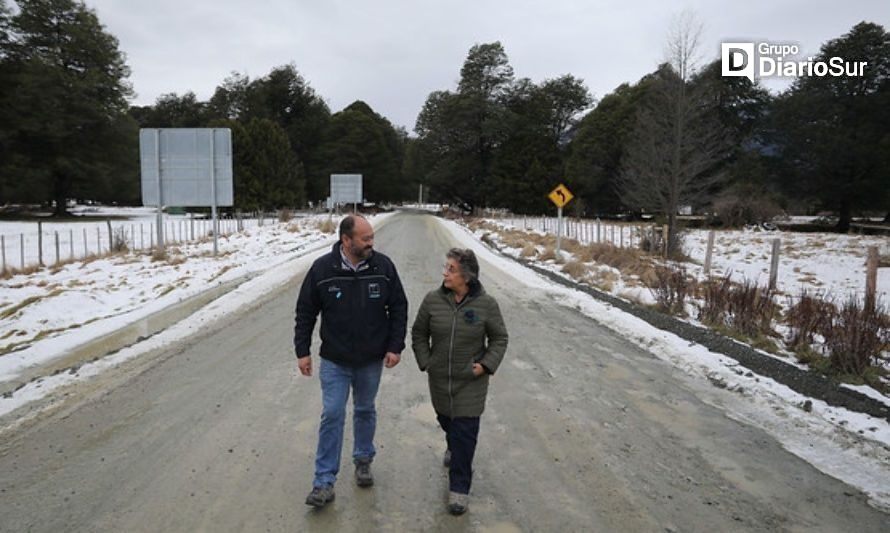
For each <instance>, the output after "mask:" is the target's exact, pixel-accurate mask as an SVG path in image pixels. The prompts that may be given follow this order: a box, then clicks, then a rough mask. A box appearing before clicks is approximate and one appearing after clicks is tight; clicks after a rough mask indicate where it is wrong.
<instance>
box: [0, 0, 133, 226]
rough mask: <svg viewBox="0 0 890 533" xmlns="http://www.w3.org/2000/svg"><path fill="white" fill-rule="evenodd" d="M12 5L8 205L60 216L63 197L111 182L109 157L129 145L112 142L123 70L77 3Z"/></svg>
mask: <svg viewBox="0 0 890 533" xmlns="http://www.w3.org/2000/svg"><path fill="white" fill-rule="evenodd" d="M18 5H19V8H20V11H19V13H18V14H16V15H15V16H14V17H13V18H12V20H11V28H12V32H13V34H14V36H15V39H14V40H15V42H14V44H13V45H12V47H11V53H10V56H9V60H10V61H11V63H12V65H13V68H12V71H13V76H14V81H13V83H12V95H11V96H10V97H9V98H8V102H9V105H10V108H11V109H12V114H13V116H12V117H11V119H12V120H11V122H12V124H13V131H12V142H11V147H10V149H12V150H13V151H15V152H16V153H17V154H18V155H19V156H20V157H22V159H23V161H22V165H21V167H19V169H18V170H19V172H18V175H17V176H16V181H18V182H20V183H22V186H21V187H19V188H18V189H16V190H15V192H14V194H15V196H16V198H14V199H16V200H23V201H27V200H32V199H39V200H42V201H47V202H48V201H50V200H51V201H53V202H54V203H55V213H56V214H64V213H65V208H66V202H67V200H68V199H69V198H73V197H77V196H82V195H85V194H88V193H90V192H92V191H93V190H95V189H96V187H95V184H94V183H93V181H94V180H96V179H97V178H99V179H103V178H104V179H106V180H111V179H116V178H115V177H114V176H113V174H115V171H116V170H117V169H115V168H114V167H115V165H112V164H110V163H109V162H108V161H109V159H108V157H107V156H108V154H109V153H114V152H115V151H118V150H126V149H127V146H130V145H132V143H134V142H136V141H135V139H132V138H130V139H127V138H121V137H119V136H118V134H119V133H120V128H119V125H120V121H121V117H122V116H123V115H124V114H125V113H126V111H127V98H128V97H129V96H130V95H131V93H132V91H131V88H130V86H129V84H128V83H127V81H126V78H127V77H128V76H129V69H128V68H127V66H126V64H125V62H124V57H123V54H122V53H121V52H120V51H119V50H118V42H117V39H115V38H114V37H113V36H112V35H110V34H109V33H107V32H106V31H105V29H104V28H103V26H102V25H101V24H100V23H99V20H98V18H97V17H96V14H95V12H93V11H92V10H90V9H88V8H87V7H86V6H85V5H84V4H83V3H81V2H75V1H73V0H20V1H19V2H18ZM7 176H8V174H7ZM135 178H136V176H131V175H128V174H126V173H125V174H124V175H123V176H120V179H127V180H130V179H135ZM7 185H8V182H7ZM5 189H6V188H5Z"/></svg>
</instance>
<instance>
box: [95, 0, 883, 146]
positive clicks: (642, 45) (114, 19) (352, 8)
mask: <svg viewBox="0 0 890 533" xmlns="http://www.w3.org/2000/svg"><path fill="white" fill-rule="evenodd" d="M86 4H87V5H88V6H90V7H93V8H94V9H95V10H96V11H97V13H98V15H99V20H100V21H101V22H102V23H103V24H104V25H105V27H106V28H107V30H108V31H109V32H110V33H112V34H113V35H115V36H116V37H117V38H118V39H119V40H120V48H121V50H122V51H123V52H124V53H125V54H126V56H127V64H128V65H129V66H130V68H131V69H132V75H131V76H130V81H131V82H132V84H133V87H134V89H135V91H136V94H137V96H136V98H135V100H134V102H133V103H134V104H137V105H149V104H153V103H154V102H155V100H156V99H157V97H158V96H160V95H162V94H165V93H172V92H175V93H178V94H180V95H181V94H184V93H186V92H188V91H193V92H194V93H195V94H196V95H197V96H198V98H199V99H200V100H207V99H209V98H210V96H211V95H212V94H213V91H214V89H215V88H216V86H217V85H219V84H220V83H221V82H222V81H223V80H224V79H225V78H226V77H228V76H229V75H230V73H231V72H232V71H238V72H240V73H242V74H246V75H247V76H249V77H250V78H251V79H254V78H258V77H262V76H265V75H266V74H268V73H269V71H270V70H271V69H272V68H273V67H275V66H279V65H284V64H287V63H291V62H292V63H294V64H295V65H296V68H297V70H298V71H299V72H300V73H301V74H302V75H303V77H304V78H305V79H306V80H307V81H308V82H309V84H310V85H311V86H312V87H313V88H314V89H315V91H316V92H317V93H318V94H319V95H321V96H322V97H323V98H324V99H325V100H326V101H327V103H328V105H329V106H330V108H331V111H332V112H337V111H339V110H341V109H343V108H344V107H345V106H347V105H349V104H350V103H352V102H353V101H355V100H364V101H365V102H367V103H368V104H369V105H370V106H371V107H372V108H373V109H374V110H375V111H377V112H378V113H380V114H382V115H384V116H385V117H387V118H388V119H389V120H390V121H392V122H393V123H394V124H396V125H401V126H404V127H405V128H406V129H407V130H408V131H409V132H412V131H413V129H414V122H415V119H416V118H417V113H418V112H419V111H420V109H421V107H422V105H423V103H424V101H425V100H426V97H427V96H428V95H429V93H430V92H432V91H435V90H445V89H448V90H453V89H454V88H455V86H456V84H457V81H458V78H459V73H460V67H461V65H462V64H463V61H464V59H466V56H467V51H468V50H469V49H470V47H471V46H473V45H474V44H477V43H487V42H493V41H501V43H502V44H503V45H504V48H505V49H506V52H507V56H508V57H509V60H510V64H511V65H512V66H513V70H514V72H515V75H516V77H517V78H520V77H527V78H530V79H532V80H533V81H535V82H541V81H543V80H545V79H548V78H554V77H557V76H560V75H562V74H573V75H575V76H576V77H579V78H582V79H583V80H584V81H585V83H586V84H587V87H588V88H589V89H590V91H591V93H592V94H593V95H594V97H596V98H600V97H602V96H604V95H606V94H608V93H609V92H611V91H612V90H613V89H614V88H615V87H617V86H618V85H619V84H621V83H623V82H636V81H637V80H639V78H640V77H642V76H643V75H645V74H646V73H648V72H651V71H652V70H654V69H655V67H656V66H657V65H658V63H660V62H661V61H662V60H663V59H664V58H665V53H664V48H665V47H664V43H665V40H666V35H667V31H668V27H669V23H670V20H671V17H672V16H674V15H676V14H677V13H679V12H680V11H682V10H683V9H690V10H692V11H693V12H694V13H695V14H696V16H697V18H698V19H699V21H700V22H701V23H703V25H704V32H703V35H702V37H703V40H702V46H701V48H702V52H703V54H704V56H705V59H707V60H713V59H716V58H718V57H719V53H720V42H721V41H763V40H767V41H774V42H794V43H797V44H799V46H800V48H801V52H802V53H810V54H813V53H816V52H818V50H819V47H820V46H821V45H822V43H824V42H825V41H826V40H828V39H832V38H836V37H839V36H841V35H842V34H844V33H846V32H847V31H849V30H850V28H852V27H853V25H854V24H856V23H858V22H860V21H863V20H865V21H869V22H876V23H879V24H881V25H883V26H884V27H885V28H890V1H888V0H786V1H783V0H747V1H745V0H734V1H731V2H727V1H706V0H692V1H688V2H668V1H659V0H649V1H633V0H609V1H566V0H539V1H535V2H532V1H528V0H492V1H486V0H447V1H438V2H434V1H424V0H415V1H409V0H368V1H346V0H334V1H331V0H240V1H239V0H153V1H151V2H130V1H122V0H86ZM787 83H788V82H787V81H785V82H781V81H773V82H770V83H768V84H767V86H768V88H770V89H772V90H778V89H781V88H783V87H785V86H787Z"/></svg>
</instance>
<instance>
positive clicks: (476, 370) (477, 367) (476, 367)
mask: <svg viewBox="0 0 890 533" xmlns="http://www.w3.org/2000/svg"><path fill="white" fill-rule="evenodd" d="M484 373H485V367H484V366H482V365H481V364H479V363H473V375H474V376H476V377H477V378H478V377H480V376H481V375H482V374H484Z"/></svg>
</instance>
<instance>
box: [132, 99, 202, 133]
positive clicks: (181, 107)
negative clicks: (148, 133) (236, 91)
mask: <svg viewBox="0 0 890 533" xmlns="http://www.w3.org/2000/svg"><path fill="white" fill-rule="evenodd" d="M130 115H131V116H133V117H134V118H136V119H137V120H138V121H139V125H140V127H142V128H205V127H207V124H208V122H209V120H208V118H209V115H208V113H207V104H205V103H203V102H200V101H198V97H197V96H195V93H193V92H192V91H189V92H187V93H185V94H184V95H182V96H179V95H178V94H176V93H168V94H162V95H161V96H159V97H158V98H157V100H155V104H154V105H153V106H150V107H142V108H139V107H133V108H131V109H130Z"/></svg>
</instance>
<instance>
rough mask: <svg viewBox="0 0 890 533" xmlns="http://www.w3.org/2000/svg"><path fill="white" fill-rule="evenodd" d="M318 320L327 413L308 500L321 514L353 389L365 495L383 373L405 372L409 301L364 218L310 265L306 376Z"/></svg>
mask: <svg viewBox="0 0 890 533" xmlns="http://www.w3.org/2000/svg"><path fill="white" fill-rule="evenodd" d="M319 312H321V349H320V355H321V363H320V365H319V376H320V380H321V394H322V404H323V407H322V413H321V425H320V427H319V429H318V449H317V451H316V455H315V479H314V480H313V482H312V492H310V493H309V496H307V497H306V504H307V505H312V506H314V507H316V508H321V507H324V506H325V505H326V504H327V503H328V502H330V501H331V500H333V499H334V482H335V481H336V479H337V473H338V472H339V470H340V453H341V450H342V448H343V426H344V423H345V419H346V401H347V399H348V398H349V388H350V387H352V394H353V420H352V426H353V428H352V429H353V434H354V447H353V452H352V459H353V462H354V463H355V478H356V483H357V484H358V485H359V486H360V487H370V486H372V485H373V484H374V478H373V476H372V475H371V462H372V461H373V460H374V455H375V453H376V450H375V448H374V442H373V441H374V431H375V429H376V426H377V411H376V409H375V407H374V400H375V398H376V396H377V388H378V386H379V385H380V375H381V373H382V372H383V366H386V367H387V368H392V367H394V366H396V365H397V364H399V360H400V358H401V353H402V350H403V349H404V348H405V332H406V327H407V320H408V300H407V298H405V291H404V290H403V289H402V282H401V281H400V280H399V275H398V273H397V272H396V267H395V265H393V263H392V261H391V260H390V259H389V258H388V257H386V256H385V255H383V254H381V253H379V252H375V251H374V230H373V229H372V228H371V224H370V223H369V222H368V221H367V220H366V219H365V218H364V217H362V216H360V215H349V216H347V217H346V218H344V219H343V220H342V221H341V222H340V241H339V242H337V243H335V244H334V246H333V248H332V249H331V252H330V253H329V254H325V255H324V256H322V257H320V258H318V259H317V260H316V261H315V262H314V263H313V264H312V267H311V268H310V269H309V273H308V274H307V275H306V278H305V279H304V280H303V286H302V287H301V288H300V296H299V298H298V299H297V309H296V323H295V325H294V349H295V351H296V354H297V364H298V366H299V368H300V373H302V374H303V375H304V376H311V375H312V357H311V354H310V351H309V346H310V343H311V340H312V330H313V328H314V327H315V319H316V317H317V316H318V313H319Z"/></svg>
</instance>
